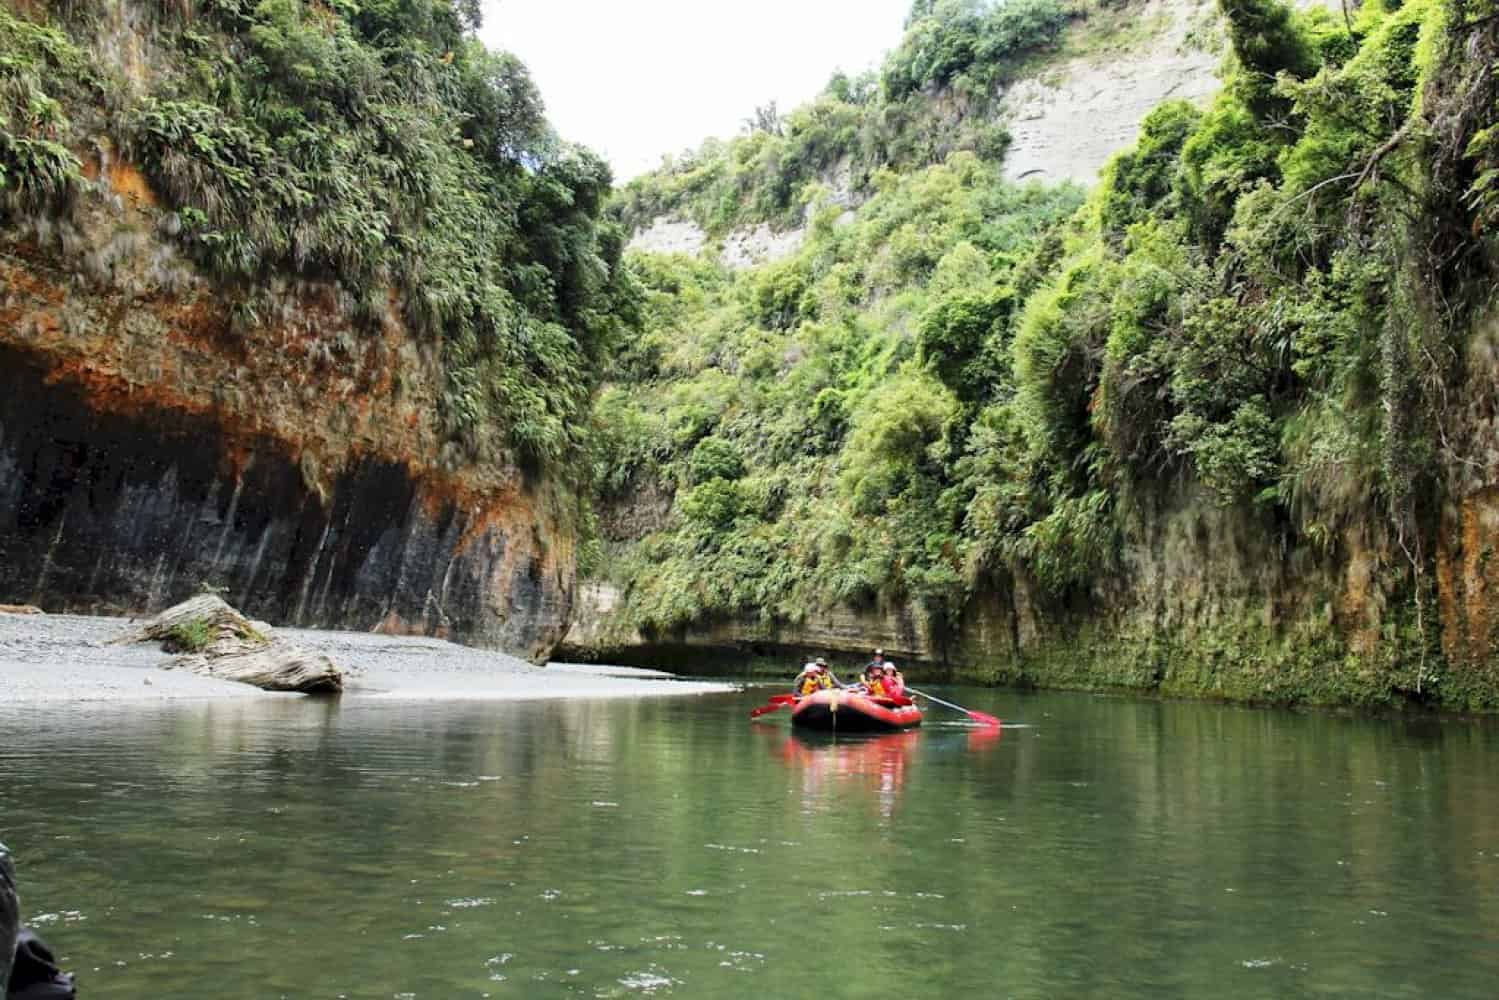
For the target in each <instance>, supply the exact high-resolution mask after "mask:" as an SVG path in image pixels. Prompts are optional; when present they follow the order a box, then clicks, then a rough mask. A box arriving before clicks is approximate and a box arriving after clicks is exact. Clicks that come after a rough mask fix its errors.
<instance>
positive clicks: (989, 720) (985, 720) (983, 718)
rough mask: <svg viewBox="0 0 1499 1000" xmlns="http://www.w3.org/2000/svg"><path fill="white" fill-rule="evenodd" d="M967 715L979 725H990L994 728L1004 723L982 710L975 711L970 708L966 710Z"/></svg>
mask: <svg viewBox="0 0 1499 1000" xmlns="http://www.w3.org/2000/svg"><path fill="white" fill-rule="evenodd" d="M968 717H969V718H970V719H972V720H973V721H974V722H977V723H978V724H979V725H981V726H990V727H992V728H994V729H998V728H999V727H1000V726H1002V725H1004V723H1002V722H1000V721H999V720H998V719H996V718H995V717H994V716H992V715H988V714H986V713H984V712H975V711H972V710H971V709H970V710H969V712H968Z"/></svg>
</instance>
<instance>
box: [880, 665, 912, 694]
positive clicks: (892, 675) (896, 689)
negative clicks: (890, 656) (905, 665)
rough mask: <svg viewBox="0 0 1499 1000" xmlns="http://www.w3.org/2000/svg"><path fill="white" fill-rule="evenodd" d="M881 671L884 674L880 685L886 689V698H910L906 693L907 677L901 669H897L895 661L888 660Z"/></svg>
mask: <svg viewBox="0 0 1499 1000" xmlns="http://www.w3.org/2000/svg"><path fill="white" fill-rule="evenodd" d="M881 673H882V674H883V675H884V676H882V677H881V678H880V685H881V687H883V688H884V689H885V697H886V698H890V699H892V700H894V701H902V700H905V701H909V700H910V697H909V696H908V695H907V694H906V678H905V676H904V675H903V674H902V673H901V672H900V671H899V670H897V669H895V664H894V663H893V662H891V661H889V660H886V661H885V666H884V669H883V670H882V671H881Z"/></svg>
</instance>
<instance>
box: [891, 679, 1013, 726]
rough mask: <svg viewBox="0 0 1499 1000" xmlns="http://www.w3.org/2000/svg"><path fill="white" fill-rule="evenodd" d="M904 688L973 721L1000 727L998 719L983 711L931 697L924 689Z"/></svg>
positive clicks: (908, 686)
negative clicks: (960, 713)
mask: <svg viewBox="0 0 1499 1000" xmlns="http://www.w3.org/2000/svg"><path fill="white" fill-rule="evenodd" d="M906 690H907V691H909V692H911V693H912V694H919V695H921V696H922V697H923V698H925V699H926V700H927V701H935V702H936V703H937V704H939V705H942V706H944V707H945V708H950V709H952V710H953V711H955V712H962V713H963V714H964V715H966V716H968V717H969V718H970V719H972V720H973V721H974V722H977V723H979V724H981V725H985V726H993V727H994V728H995V729H998V728H999V727H1000V725H1001V723H1000V721H999V720H998V719H996V718H995V717H994V716H992V715H987V714H985V713H983V712H975V711H973V710H972V709H967V708H964V707H963V706H962V705H954V704H953V703H952V702H950V701H943V700H942V699H941V698H933V697H932V696H931V695H929V694H927V693H926V692H925V691H918V690H916V689H915V688H913V687H911V686H910V685H907V686H906Z"/></svg>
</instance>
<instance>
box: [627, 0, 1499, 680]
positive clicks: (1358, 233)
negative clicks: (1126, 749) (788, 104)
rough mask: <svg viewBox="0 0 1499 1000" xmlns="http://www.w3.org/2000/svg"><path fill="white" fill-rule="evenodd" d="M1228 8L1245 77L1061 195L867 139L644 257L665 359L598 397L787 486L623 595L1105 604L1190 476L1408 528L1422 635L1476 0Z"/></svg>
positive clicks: (1411, 646)
mask: <svg viewBox="0 0 1499 1000" xmlns="http://www.w3.org/2000/svg"><path fill="white" fill-rule="evenodd" d="M1223 5H1224V11H1225V14H1226V15H1227V22H1228V24H1229V33H1230V40H1231V42H1232V49H1233V54H1232V56H1231V57H1230V59H1229V61H1228V80H1227V83H1228V85H1227V86H1226V87H1225V89H1224V90H1223V91H1222V92H1221V93H1220V95H1219V96H1218V98H1217V99H1216V100H1215V101H1214V102H1213V103H1212V104H1211V106H1209V107H1207V108H1205V109H1201V110H1199V109H1196V108H1193V107H1191V106H1189V105H1186V104H1183V103H1171V104H1167V105H1165V106H1163V107H1161V108H1159V109H1157V110H1156V111H1155V112H1154V113H1153V114H1151V115H1150V116H1149V117H1148V118H1147V119H1146V121H1145V123H1144V126H1143V128H1142V132H1141V137H1140V140H1139V142H1138V144H1137V145H1136V147H1135V148H1133V149H1131V150H1129V151H1126V152H1125V153H1123V154H1121V155H1120V156H1119V157H1117V158H1116V159H1115V161H1114V162H1113V163H1112V164H1111V165H1110V166H1109V168H1108V169H1107V170H1106V171H1105V173H1104V177H1103V180H1102V183H1101V185H1100V186H1099V187H1098V188H1097V189H1096V190H1095V191H1094V193H1093V195H1092V197H1091V199H1090V200H1089V201H1088V202H1087V204H1085V205H1083V206H1082V207H1081V208H1080V209H1079V210H1078V211H1077V212H1075V213H1072V214H1070V217H1068V216H1069V213H1071V210H1072V209H1073V208H1074V207H1076V205H1077V199H1076V196H1075V195H1073V194H1069V193H1068V192H1065V191H1041V190H1037V189H1017V188H1015V187H1013V186H1011V185H1007V184H1005V183H1003V182H1002V181H1001V180H1000V179H999V176H998V171H997V170H996V169H995V168H994V167H993V165H991V164H989V163H985V162H983V161H982V160H981V159H979V158H977V157H975V156H973V155H971V154H964V153H960V154H956V155H954V156H952V157H949V158H948V160H947V161H946V162H945V163H944V164H942V165H940V166H928V167H923V168H920V169H906V170H900V169H886V170H882V171H880V172H879V173H878V174H877V175H876V176H875V177H874V178H872V181H871V190H872V192H873V194H872V197H871V198H870V200H869V201H868V202H867V203H866V204H864V205H862V206H861V207H860V208H859V209H858V210H857V212H856V214H855V215H854V217H853V220H852V222H851V223H849V224H846V225H842V226H832V225H825V224H822V223H821V222H820V221H819V219H820V218H821V217H819V219H814V223H813V225H812V226H811V227H810V229H809V236H808V240H807V243H806V245H805V246H804V247H803V248H802V250H801V252H800V253H799V254H798V255H797V256H796V257H795V258H794V259H792V260H788V261H784V262H781V263H778V264H776V265H774V266H773V267H768V268H763V269H760V270H758V271H754V270H752V271H749V272H746V273H741V274H738V275H735V276H726V275H725V274H724V273H723V272H722V271H721V270H719V269H717V268H712V267H711V266H709V265H702V264H700V263H697V264H689V263H688V262H685V261H682V260H680V259H676V260H672V261H670V262H667V261H664V260H662V259H651V260H650V261H649V262H645V261H642V263H641V264H640V265H639V266H640V272H641V274H642V275H643V276H644V280H645V281H646V282H647V283H648V285H649V286H650V288H651V290H650V291H649V292H648V298H649V297H650V296H652V295H656V294H660V292H661V290H662V289H665V288H667V287H670V288H672V289H673V290H674V294H675V293H676V292H681V293H682V294H683V296H684V297H685V298H686V299H688V300H690V301H691V306H690V318H689V314H687V313H686V312H679V313H677V314H675V315H673V316H672V317H671V320H670V322H669V323H667V322H665V314H664V313H659V314H658V315H660V316H661V321H660V322H657V321H656V320H654V319H653V320H652V321H651V322H648V332H647V342H649V343H651V344H653V345H658V346H660V347H661V354H660V357H661V358H662V359H665V358H667V357H670V358H672V359H675V361H676V363H675V364H673V363H668V362H665V361H663V362H662V363H658V364H656V365H654V366H653V367H652V368H651V370H650V372H649V373H648V374H645V375H643V376H642V377H640V378H638V379H634V380H630V381H627V382H626V383H625V384H622V385H621V386H619V387H618V388H617V389H616V395H615V396H614V397H613V403H612V405H613V406H614V407H615V408H616V412H625V413H630V414H633V415H634V418H635V420H636V426H638V427H640V428H641V429H642V430H645V429H647V428H650V427H651V426H653V424H652V415H656V414H669V413H671V412H673V411H672V409H671V407H672V406H673V401H675V405H677V406H682V405H684V401H686V400H688V399H691V400H693V401H694V405H695V407H697V408H696V409H693V410H692V414H693V424H692V426H693V427H694V429H696V430H700V431H701V433H700V434H699V436H698V437H694V438H692V439H691V441H687V440H685V439H684V440H682V441H679V443H677V444H676V445H674V446H673V447H672V448H671V449H670V450H669V451H667V452H666V453H663V454H662V455H661V456H660V468H661V469H662V470H663V473H664V476H665V480H664V481H665V482H667V483H684V484H686V483H687V482H689V477H686V476H684V475H683V474H682V472H681V468H682V466H681V463H683V461H684V459H685V458H686V456H688V455H689V454H690V452H689V450H688V449H690V448H691V446H692V443H693V442H696V441H697V440H698V439H699V438H701V435H702V434H706V433H709V432H710V430H711V434H712V438H710V439H709V440H714V441H726V442H731V443H732V444H733V445H734V447H735V450H736V454H738V455H739V456H741V457H742V459H743V463H744V475H743V476H742V477H741V478H740V479H738V480H736V483H737V484H738V487H739V488H738V489H737V491H736V494H735V495H736V497H738V498H740V499H741V500H744V498H748V497H751V496H755V497H762V496H763V497H766V498H773V502H767V503H765V504H763V505H757V504H754V503H750V502H748V501H745V502H742V503H740V504H739V505H737V506H735V507H734V508H733V509H732V512H730V510H729V508H728V506H727V505H726V504H722V503H719V504H716V505H715V506H713V507H711V508H710V507H708V505H707V504H706V503H704V501H705V500H707V499H708V496H709V495H708V494H704V495H703V496H701V497H699V496H696V495H693V496H692V498H691V503H690V504H689V505H688V508H690V509H692V510H694V511H696V512H697V513H696V514H695V515H694V517H693V519H691V525H690V529H689V526H688V525H687V524H686V523H685V522H684V521H682V520H676V521H669V522H668V523H667V524H666V525H665V527H664V528H663V529H662V530H659V531H654V532H651V533H650V534H648V535H647V537H645V538H644V539H641V540H639V541H636V542H629V541H626V542H624V543H623V544H621V545H620V546H619V548H618V550H617V551H616V553H615V558H614V560H613V562H612V564H611V566H610V568H609V571H610V572H611V573H612V574H614V576H615V577H616V579H617V580H618V581H619V582H621V583H622V584H623V585H624V592H625V601H624V604H623V605H622V608H623V611H622V615H623V616H624V617H626V618H629V619H631V620H632V621H634V622H637V623H646V624H652V625H662V624H664V623H669V624H670V625H671V626H672V627H677V626H682V625H688V624H691V623H694V622H703V621H706V620H709V619H712V618H713V617H715V616H719V615H736V616H748V617H754V616H756V615H759V616H763V617H765V618H785V619H792V620H796V619H798V618H800V617H802V616H805V615H807V614H809V613H811V611H813V610H815V609H821V608H826V607H829V606H830V605H832V604H840V603H841V604H853V605H896V604H908V605H914V606H915V607H917V608H919V609H921V610H923V611H925V612H926V613H927V616H928V617H927V621H928V622H929V623H935V624H934V627H940V626H941V625H942V624H944V623H947V624H951V623H952V622H954V621H956V620H958V619H959V618H960V617H961V614H962V609H963V607H964V602H965V601H966V600H967V597H968V594H969V592H970V589H971V588H974V587H976V586H979V585H981V584H982V583H983V581H985V580H987V581H989V585H994V581H996V580H999V581H1002V580H1004V579H1006V578H1007V577H1012V576H1019V577H1023V578H1025V579H1027V580H1028V581H1030V582H1032V583H1034V584H1036V585H1037V586H1035V587H1032V588H1030V590H1029V591H1028V593H1029V597H1030V599H1031V600H1034V601H1041V602H1045V601H1055V602H1063V603H1068V604H1071V605H1072V606H1074V607H1077V606H1086V604H1087V603H1088V602H1089V601H1091V600H1094V599H1097V598H1098V596H1099V594H1100V592H1106V591H1107V590H1108V589H1109V588H1110V587H1112V586H1114V585H1115V584H1116V582H1117V581H1118V579H1119V574H1120V571H1121V569H1123V568H1127V567H1128V566H1129V561H1128V559H1127V546H1129V545H1131V544H1140V543H1142V542H1144V541H1147V540H1150V538H1151V536H1150V534H1149V533H1150V532H1151V531H1152V530H1155V526H1156V525H1157V524H1158V523H1159V521H1158V517H1159V512H1160V511H1162V510H1163V509H1168V507H1169V505H1171V504H1175V503H1178V502H1182V501H1183V499H1184V498H1190V500H1191V502H1194V503H1197V504H1202V505H1208V504H1221V505H1227V506H1241V507H1242V508H1243V512H1244V514H1245V515H1246V516H1247V517H1250V518H1254V519H1257V520H1258V521H1259V523H1262V524H1264V525H1266V526H1267V530H1273V531H1274V532H1276V533H1277V536H1276V537H1278V538H1280V539H1282V540H1283V543H1284V544H1285V545H1286V546H1287V547H1288V548H1291V547H1300V548H1299V549H1298V551H1302V552H1306V553H1310V554H1311V555H1310V556H1308V557H1309V558H1320V557H1322V556H1325V555H1326V554H1328V553H1329V552H1330V551H1332V550H1333V549H1335V548H1336V547H1337V546H1338V545H1339V544H1341V539H1343V538H1344V537H1346V535H1345V533H1346V532H1347V531H1348V530H1350V527H1351V526H1354V525H1358V526H1360V528H1359V530H1361V531H1366V532H1368V533H1370V534H1372V535H1379V534H1381V533H1386V532H1387V533H1388V536H1389V537H1392V538H1398V539H1400V540H1401V544H1402V545H1403V546H1404V548H1403V549H1402V550H1401V551H1400V552H1399V554H1398V558H1397V560H1396V561H1397V565H1395V566H1394V567H1386V569H1385V570H1383V571H1382V572H1384V574H1385V575H1384V577H1383V578H1382V580H1381V582H1380V584H1379V585H1380V586H1381V587H1384V588H1386V593H1387V594H1388V595H1390V596H1389V600H1390V601H1391V602H1392V603H1395V602H1400V607H1399V609H1397V610H1395V611H1392V612H1391V620H1392V621H1397V622H1405V621H1414V622H1416V623H1418V624H1417V626H1415V627H1414V628H1413V629H1407V628H1404V626H1400V628H1399V629H1394V628H1392V629H1391V630H1390V632H1389V634H1390V636H1391V642H1392V643H1394V644H1396V645H1399V646H1400V650H1401V651H1403V652H1404V651H1408V652H1411V653H1412V654H1413V658H1412V661H1411V662H1413V663H1419V662H1424V660H1422V659H1421V656H1423V655H1424V654H1425V653H1426V652H1427V650H1428V647H1429V645H1430V643H1429V636H1427V635H1426V634H1424V633H1423V632H1422V631H1421V627H1420V625H1419V623H1421V622H1422V621H1424V620H1426V619H1427V618H1429V616H1430V613H1431V611H1432V607H1431V605H1432V600H1433V597H1432V591H1431V585H1430V572H1429V571H1430V568H1431V566H1430V563H1431V559H1432V555H1431V552H1430V550H1429V549H1423V548H1422V546H1423V545H1428V544H1429V543H1430V539H1429V535H1428V531H1429V527H1430V525H1431V524H1432V523H1433V521H1434V520H1435V518H1436V516H1437V513H1436V512H1437V510H1438V507H1437V502H1438V499H1437V498H1438V497H1439V496H1440V489H1441V484H1440V482H1438V469H1439V467H1440V463H1439V461H1438V456H1441V455H1443V454H1446V453H1447V452H1446V449H1451V448H1452V447H1454V445H1453V443H1452V442H1451V440H1450V439H1449V438H1447V437H1445V436H1444V435H1445V434H1446V432H1447V428H1446V426H1445V424H1444V420H1445V419H1447V418H1446V417H1445V416H1444V412H1443V410H1442V407H1443V405H1444V404H1443V402H1442V400H1443V399H1445V398H1447V395H1446V394H1448V393H1449V392H1451V391H1452V389H1453V386H1454V383H1453V379H1454V378H1455V377H1456V376H1455V374H1454V373H1455V372H1456V371H1457V370H1458V369H1459V366H1460V359H1461V358H1462V356H1463V351H1464V341H1465V337H1466V332H1465V331H1466V329H1467V327H1466V326H1465V325H1464V324H1465V323H1467V322H1468V321H1469V318H1470V317H1471V316H1472V315H1474V310H1475V309H1476V308H1478V306H1477V305H1476V304H1477V303H1482V302H1484V301H1486V297H1487V296H1488V295H1489V293H1490V291H1491V288H1492V261H1493V259H1494V247H1493V242H1492V238H1491V237H1488V236H1486V235H1485V234H1486V233H1487V227H1488V226H1490V225H1492V222H1493V220H1494V218H1496V217H1499V216H1496V210H1495V205H1496V204H1499V195H1495V194H1494V192H1495V191H1499V180H1496V179H1495V178H1496V176H1499V173H1496V171H1499V166H1496V164H1499V152H1496V150H1499V140H1496V139H1494V138H1493V136H1494V135H1495V130H1494V127H1493V123H1494V118H1495V109H1496V108H1499V84H1496V83H1495V81H1494V79H1493V74H1492V73H1490V72H1488V71H1487V69H1486V67H1487V66H1488V65H1490V64H1491V62H1492V58H1493V57H1492V53H1493V52H1494V50H1495V49H1499V43H1496V42H1494V41H1493V35H1494V32H1495V30H1496V29H1494V28H1493V27H1492V23H1493V22H1488V21H1484V20H1483V18H1485V17H1489V16H1490V15H1491V13H1492V11H1491V9H1490V8H1491V5H1490V4H1488V2H1487V0H1484V3H1477V4H1475V3H1462V4H1459V5H1458V7H1459V8H1460V9H1449V7H1448V5H1445V4H1442V3H1439V2H1437V0H1407V2H1405V3H1403V4H1398V5H1397V4H1393V3H1391V4H1383V3H1371V4H1366V5H1364V7H1363V8H1362V9H1361V10H1360V11H1359V12H1358V13H1357V15H1356V16H1353V15H1351V14H1350V18H1349V20H1346V21H1345V20H1344V18H1342V17H1339V16H1335V15H1333V16H1329V15H1328V14H1326V13H1325V12H1315V11H1312V12H1307V13H1304V14H1295V13H1292V12H1290V11H1289V10H1288V9H1285V8H1282V7H1280V6H1279V5H1277V4H1274V3H1271V2H1268V0H1223ZM943 9H944V10H949V11H958V12H959V13H961V12H962V11H964V10H969V8H965V7H962V6H961V5H957V6H953V7H950V8H949V7H944V8H943ZM935 10H936V8H935V7H933V8H932V11H933V12H935ZM1480 11H1489V13H1480ZM970 13H971V11H970ZM921 16H923V17H925V16H928V14H922V15H921ZM933 16H934V14H933ZM955 16H956V15H955ZM963 16H968V15H966V14H965V15H963ZM1463 25H1468V26H1469V27H1463ZM965 30H966V29H965ZM1475 32H1478V33H1481V34H1475ZM1470 53H1479V54H1484V53H1490V55H1488V56H1486V58H1487V59H1488V61H1487V62H1485V61H1483V60H1480V61H1479V62H1477V63H1474V62H1473V61H1472V60H1471V59H1470V58H1469V54H1470ZM1443 74H1445V78H1444V76H1443ZM845 82H846V81H845ZM1465 88H1466V89H1465ZM864 99H866V100H867V99H868V98H867V97H866V98H864ZM1439 101H1440V102H1441V103H1440V106H1439V108H1437V109H1434V108H1433V107H1432V106H1431V105H1432V104H1436V103H1437V102H1439ZM1429 115H1444V116H1445V117H1441V118H1440V119H1438V121H1439V122H1440V125H1441V128H1440V129H1436V128H1434V127H1432V125H1431V122H1430V121H1429V120H1428V117H1427V116H1429ZM794 117H795V113H793V115H792V118H793V119H794ZM694 269H696V273H694ZM710 274H711V280H710V279H709V278H708V277H707V276H708V275H710ZM686 308H687V307H685V306H684V307H683V309H684V310H685V309H686ZM668 340H669V341H670V346H669V347H667V346H666V345H667V343H668ZM751 356H754V357H756V358H758V359H760V360H757V361H755V362H754V363H750V362H748V360H747V359H748V358H750V357H751ZM767 358H768V359H770V362H769V363H767V362H766V360H765V359H767ZM736 359H737V362H738V363H737V364H736ZM689 387H692V388H690V389H689ZM681 412H686V411H685V410H683V411H681ZM641 447H643V444H642V445H640V446H637V447H636V448H635V449H633V450H628V452H627V453H628V454H632V455H633V454H638V453H639V451H640V449H641ZM715 447H717V446H716V445H715ZM721 492H722V491H721V490H715V491H714V493H713V494H712V495H713V496H715V497H718V495H719V493H721ZM720 499H721V497H720ZM684 509H687V508H684ZM710 512H717V513H718V514H721V515H722V516H713V517H707V516H703V515H706V514H708V513H710ZM705 548H706V549H711V551H713V552H714V553H715V556H714V559H713V560H711V561H705V560H702V559H701V558H700V555H699V553H700V552H702V551H704V550H705ZM1392 655H1398V654H1392ZM1400 670H1401V671H1402V672H1401V674H1400V677H1401V678H1404V676H1405V673H1411V674H1412V676H1411V677H1410V679H1409V683H1410V684H1411V685H1412V687H1413V689H1414V688H1417V687H1420V680H1421V677H1420V671H1421V668H1420V667H1414V668H1406V667H1401V668H1400ZM1396 682H1397V681H1392V683H1396ZM1398 683H1402V684H1403V683H1406V681H1405V680H1404V679H1400V680H1398Z"/></svg>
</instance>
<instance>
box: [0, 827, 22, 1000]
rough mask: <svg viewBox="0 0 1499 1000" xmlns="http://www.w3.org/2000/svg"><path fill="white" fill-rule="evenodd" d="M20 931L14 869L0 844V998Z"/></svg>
mask: <svg viewBox="0 0 1499 1000" xmlns="http://www.w3.org/2000/svg"><path fill="white" fill-rule="evenodd" d="M20 929H21V902H20V900H18V899H17V898H16V869H15V867H14V866H13V865H12V864H11V861H10V852H9V851H7V850H6V849H5V845H4V844H0V997H3V996H5V994H6V986H7V984H8V983H9V982H10V962H11V958H12V957H13V955H14V954H15V941H16V932H17V931H19V930H20Z"/></svg>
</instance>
